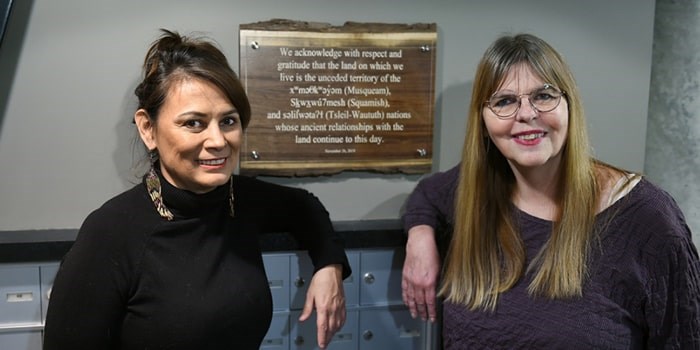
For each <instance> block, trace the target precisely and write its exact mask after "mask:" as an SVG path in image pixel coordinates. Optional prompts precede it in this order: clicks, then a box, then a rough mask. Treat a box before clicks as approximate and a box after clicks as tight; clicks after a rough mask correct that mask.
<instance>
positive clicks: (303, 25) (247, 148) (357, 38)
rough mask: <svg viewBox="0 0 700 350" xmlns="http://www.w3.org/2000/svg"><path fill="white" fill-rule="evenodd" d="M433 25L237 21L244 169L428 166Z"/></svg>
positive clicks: (315, 171)
mask: <svg viewBox="0 0 700 350" xmlns="http://www.w3.org/2000/svg"><path fill="white" fill-rule="evenodd" d="M436 41H437V32H436V26H435V24H412V25H404V24H380V23H346V24H345V25H343V26H339V27H333V26H330V25H327V24H322V23H308V22H295V21H286V20H272V21H268V22H259V23H253V24H243V25H241V26H240V61H239V62H240V75H241V81H242V82H243V84H244V87H245V89H246V92H247V93H248V98H249V99H250V103H251V107H252V117H251V121H250V125H249V127H248V129H247V131H246V136H245V140H244V143H243V146H242V149H241V167H240V170H241V173H242V174H248V175H272V176H308V175H328V174H333V173H338V172H342V171H345V170H363V171H377V172H383V173H396V172H402V173H426V172H429V171H430V170H431V163H432V144H433V140H432V135H433V114H434V105H435V94H434V90H435V79H434V77H435V45H436Z"/></svg>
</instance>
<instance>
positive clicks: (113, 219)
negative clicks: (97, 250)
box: [79, 184, 163, 240]
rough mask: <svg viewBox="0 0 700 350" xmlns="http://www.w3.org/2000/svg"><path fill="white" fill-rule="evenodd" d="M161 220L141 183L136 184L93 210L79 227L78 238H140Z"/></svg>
mask: <svg viewBox="0 0 700 350" xmlns="http://www.w3.org/2000/svg"><path fill="white" fill-rule="evenodd" d="M162 220H163V219H162V218H161V217H160V216H159V215H158V213H157V211H156V210H155V206H154V205H153V202H152V201H151V199H150V197H149V196H148V193H147V192H146V189H145V188H144V186H143V184H138V185H136V186H134V187H132V188H131V189H129V190H126V191H124V192H122V193H120V194H118V195H116V196H114V197H112V198H111V199H109V200H107V201H106V202H105V203H104V204H103V205H102V206H100V207H99V208H97V209H95V210H94V211H92V212H91V213H90V214H89V215H88V216H87V218H86V219H85V221H84V222H83V224H82V226H81V228H80V232H79V238H80V236H83V237H85V236H89V235H98V236H99V237H100V238H101V239H114V240H121V239H129V238H139V239H140V238H141V237H140V236H142V235H143V234H144V233H146V232H150V231H151V230H152V229H153V228H154V227H156V226H158V225H160V224H161V223H162ZM110 237H111V238H110Z"/></svg>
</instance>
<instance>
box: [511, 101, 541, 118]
mask: <svg viewBox="0 0 700 350" xmlns="http://www.w3.org/2000/svg"><path fill="white" fill-rule="evenodd" d="M537 113H539V112H538V111H537V110H536V109H535V107H534V106H533V105H532V103H530V97H529V96H522V97H520V108H518V111H517V112H516V113H515V119H516V120H517V121H521V122H529V121H530V120H533V119H535V118H537Z"/></svg>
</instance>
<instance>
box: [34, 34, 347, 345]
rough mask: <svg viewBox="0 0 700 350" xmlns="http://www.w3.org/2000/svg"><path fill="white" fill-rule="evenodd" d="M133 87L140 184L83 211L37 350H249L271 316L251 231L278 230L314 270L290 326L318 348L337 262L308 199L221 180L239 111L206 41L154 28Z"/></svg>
mask: <svg viewBox="0 0 700 350" xmlns="http://www.w3.org/2000/svg"><path fill="white" fill-rule="evenodd" d="M143 72H144V77H143V81H142V82H141V83H140V84H139V85H138V87H137V88H136V91H135V93H136V96H137V97H138V100H139V105H138V109H137V111H136V112H135V114H134V122H135V125H136V127H137V129H138V134H139V136H140V139H141V140H142V141H143V144H144V145H145V147H146V150H147V152H148V154H149V156H150V159H151V168H150V170H149V171H148V173H147V174H146V175H145V176H144V177H143V182H142V183H141V184H139V185H137V186H135V187H133V188H132V189H130V190H128V191H126V192H124V193H122V194H119V195H117V196H116V197H114V198H112V199H111V200H109V201H107V202H106V203H105V204H104V205H103V206H102V207H100V208H99V209H97V210H95V211H94V212H93V213H91V214H90V215H89V216H88V217H87V219H86V220H85V222H84V223H83V225H82V227H81V228H80V232H79V234H78V237H77V239H76V242H75V244H74V245H73V247H72V248H71V250H70V251H69V252H68V254H67V255H66V256H65V258H64V260H63V262H62V264H61V267H60V269H59V272H58V274H57V276H56V280H55V283H54V286H53V290H52V293H51V302H50V305H49V309H48V315H47V319H46V328H45V337H44V348H45V349H91V350H94V349H257V348H259V347H260V344H261V342H262V339H263V337H264V336H265V334H266V332H267V330H268V327H269V325H270V320H271V317H272V298H271V294H270V289H269V285H268V281H267V277H266V274H265V270H264V267H263V261H262V256H261V250H260V247H259V244H258V235H259V234H261V233H267V232H290V233H292V234H294V235H295V237H296V238H297V239H298V240H299V241H300V244H301V246H302V247H305V248H306V249H308V251H309V255H310V256H311V259H312V261H313V263H314V267H315V273H314V276H313V279H312V280H311V284H310V287H309V291H308V293H307V300H306V304H305V307H304V310H303V312H302V316H301V317H300V320H302V321H303V320H306V319H308V318H309V317H310V315H311V312H312V309H316V312H317V326H318V343H319V346H320V347H321V348H325V347H326V346H327V345H328V343H329V342H330V339H331V337H332V335H333V334H334V333H335V332H336V331H337V330H338V329H340V327H341V326H342V325H343V323H344V322H345V299H344V293H343V285H342V281H343V279H344V278H345V277H347V276H349V274H350V268H349V265H348V262H347V258H346V256H345V252H344V248H343V245H342V242H341V240H340V238H339V237H338V236H337V234H336V233H335V232H334V231H333V227H332V224H331V222H330V219H329V216H328V213H327V211H326V210H325V208H324V207H323V205H322V204H321V203H320V201H319V200H318V199H317V198H316V197H315V196H313V195H312V194H311V193H309V192H307V191H305V190H301V189H295V188H290V187H284V186H279V185H275V184H271V183H266V182H263V181H260V180H256V179H253V178H247V177H244V176H237V175H233V172H234V170H235V168H236V166H237V163H238V157H239V149H240V145H241V139H242V137H243V132H244V130H245V128H246V126H247V125H248V122H249V119H250V105H249V103H248V99H247V97H246V94H245V91H244V90H243V87H242V86H241V83H240V81H239V80H238V77H237V76H236V74H235V73H234V72H233V70H232V69H231V68H230V66H229V64H228V62H227V60H226V58H225V57H224V55H223V53H222V52H221V51H220V50H219V49H218V48H216V47H215V46H214V45H213V44H212V43H210V42H208V41H206V40H204V39H198V38H189V37H185V36H181V35H179V34H178V33H175V32H171V31H164V33H163V35H162V36H161V37H160V38H159V39H158V40H157V41H155V42H154V43H153V45H152V46H151V47H150V49H149V51H148V54H147V55H146V59H145V62H144V66H143Z"/></svg>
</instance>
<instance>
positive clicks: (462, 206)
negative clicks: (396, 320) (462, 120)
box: [402, 34, 700, 349]
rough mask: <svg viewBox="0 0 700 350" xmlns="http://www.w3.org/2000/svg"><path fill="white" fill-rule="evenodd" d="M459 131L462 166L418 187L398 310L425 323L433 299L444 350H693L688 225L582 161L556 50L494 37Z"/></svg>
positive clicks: (582, 133)
mask: <svg viewBox="0 0 700 350" xmlns="http://www.w3.org/2000/svg"><path fill="white" fill-rule="evenodd" d="M467 124H468V125H467V133H466V139H465V142H464V148H463V151H462V161H461V163H460V165H458V166H457V167H455V168H453V169H450V170H449V171H446V172H442V173H437V174H434V175H432V176H430V177H428V178H426V179H424V180H422V181H421V182H419V184H418V185H417V187H416V189H415V190H414V191H413V193H412V194H411V196H410V197H409V199H408V202H407V205H406V208H407V209H406V212H405V214H404V216H403V220H404V227H405V229H406V230H407V231H408V242H407V245H406V261H405V264H404V274H403V281H402V289H403V298H404V302H405V303H406V305H407V306H408V307H409V309H410V310H411V313H412V314H413V315H414V317H417V316H419V315H420V316H421V317H423V318H430V319H432V320H435V319H436V313H437V311H438V310H437V308H436V306H435V295H436V288H437V294H438V296H439V297H442V298H443V300H444V304H443V314H442V316H443V319H442V326H443V331H442V335H443V341H444V345H445V347H446V348H448V349H641V348H654V349H656V348H672V349H698V348H700V262H699V260H698V254H697V251H696V248H695V246H694V245H693V242H692V240H691V237H692V235H691V233H690V230H689V228H688V226H687V225H686V223H685V219H684V217H683V214H682V213H681V211H680V209H679V208H678V206H677V205H676V203H675V201H674V200H673V199H672V198H671V197H670V196H669V195H668V194H667V193H666V192H664V191H663V190H661V189H660V188H658V187H656V186H655V185H653V184H652V183H650V182H649V181H648V180H647V179H646V178H644V177H642V176H640V175H639V174H634V173H631V172H629V171H626V170H623V169H619V168H617V167H614V166H612V165H609V164H605V163H603V162H601V161H599V160H596V159H595V158H593V156H592V155H591V154H590V146H589V144H588V136H587V133H586V120H585V118H584V113H583V107H582V104H581V97H580V94H579V91H578V88H577V86H576V83H575V81H574V78H573V75H572V73H571V70H570V69H569V67H568V66H567V65H566V63H565V62H564V60H563V58H562V57H561V56H560V55H559V53H557V52H556V50H554V49H553V48H552V47H551V46H550V45H549V44H547V43H546V42H545V41H543V40H542V39H540V38H538V37H535V36H533V35H529V34H520V35H515V36H503V37H501V38H499V39H498V40H496V41H495V42H494V43H493V44H492V45H491V46H490V47H489V48H488V49H487V50H486V53H485V54H484V56H483V58H482V59H481V62H480V63H479V66H478V68H477V72H476V77H475V79H474V88H473V91H472V101H471V105H470V109H469V118H468V121H467ZM441 228H443V229H445V230H447V231H449V233H451V239H450V241H449V246H448V249H447V253H446V257H445V260H444V267H443V268H442V269H441V268H440V257H439V254H438V253H437V249H436V237H435V234H436V230H439V229H441ZM440 273H441V276H440V277H438V275H440ZM439 278H441V280H440V282H438V280H439ZM438 283H439V285H438Z"/></svg>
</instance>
